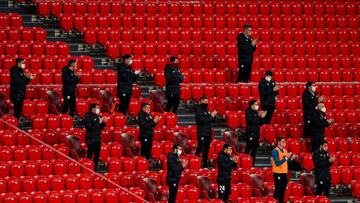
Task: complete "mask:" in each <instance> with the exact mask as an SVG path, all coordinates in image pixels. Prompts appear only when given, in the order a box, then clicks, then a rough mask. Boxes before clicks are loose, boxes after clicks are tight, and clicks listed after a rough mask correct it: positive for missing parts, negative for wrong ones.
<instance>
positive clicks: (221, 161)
mask: <svg viewBox="0 0 360 203" xmlns="http://www.w3.org/2000/svg"><path fill="white" fill-rule="evenodd" d="M217 164H218V176H217V183H227V182H230V181H231V170H232V169H236V167H237V164H236V163H235V162H234V161H233V160H232V159H231V156H230V155H229V154H227V153H225V152H224V151H221V152H220V153H219V156H218V160H217Z"/></svg>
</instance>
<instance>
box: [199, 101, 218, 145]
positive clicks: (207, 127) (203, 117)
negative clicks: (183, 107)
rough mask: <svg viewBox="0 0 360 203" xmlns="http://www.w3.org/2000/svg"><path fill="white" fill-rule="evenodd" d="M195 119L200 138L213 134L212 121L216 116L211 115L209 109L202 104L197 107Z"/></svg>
mask: <svg viewBox="0 0 360 203" xmlns="http://www.w3.org/2000/svg"><path fill="white" fill-rule="evenodd" d="M195 119H196V126H197V136H198V138H202V137H207V136H210V137H211V135H212V128H211V123H212V122H213V121H214V118H213V117H212V116H211V114H210V112H209V109H204V108H203V107H201V106H200V105H199V106H197V107H196V109H195Z"/></svg>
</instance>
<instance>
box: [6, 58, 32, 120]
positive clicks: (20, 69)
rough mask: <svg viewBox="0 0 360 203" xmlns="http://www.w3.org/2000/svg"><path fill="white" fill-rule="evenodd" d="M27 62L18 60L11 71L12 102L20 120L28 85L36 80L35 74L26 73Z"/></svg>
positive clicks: (15, 114)
mask: <svg viewBox="0 0 360 203" xmlns="http://www.w3.org/2000/svg"><path fill="white" fill-rule="evenodd" d="M24 69H25V60H24V59H22V58H17V59H16V65H15V66H13V67H12V68H11V69H10V100H11V102H12V103H13V104H14V116H15V117H16V118H17V119H19V118H20V115H21V112H22V109H23V106H24V99H25V96H26V85H28V84H29V83H30V81H31V80H32V79H34V78H35V75H33V74H27V73H25V72H24Z"/></svg>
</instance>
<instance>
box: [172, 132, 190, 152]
mask: <svg viewBox="0 0 360 203" xmlns="http://www.w3.org/2000/svg"><path fill="white" fill-rule="evenodd" d="M188 140H189V139H188V138H187V136H186V135H185V134H184V133H182V132H174V143H175V144H178V145H180V146H181V147H182V148H183V149H184V152H185V153H186V154H189V153H190V151H189V147H188Z"/></svg>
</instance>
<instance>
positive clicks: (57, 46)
mask: <svg viewBox="0 0 360 203" xmlns="http://www.w3.org/2000/svg"><path fill="white" fill-rule="evenodd" d="M69 52H70V47H69V45H68V44H67V43H66V42H49V41H41V42H40V41H39V42H35V41H34V42H33V41H30V42H25V41H4V42H3V43H1V44H0V54H1V55H36V56H42V55H50V56H56V55H61V56H68V55H69Z"/></svg>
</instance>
